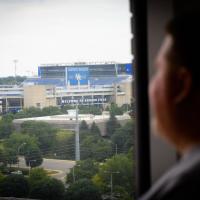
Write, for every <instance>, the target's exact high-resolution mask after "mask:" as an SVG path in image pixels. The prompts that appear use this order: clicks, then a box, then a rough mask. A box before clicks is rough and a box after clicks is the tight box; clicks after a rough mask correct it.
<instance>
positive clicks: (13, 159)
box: [4, 148, 18, 167]
mask: <svg viewBox="0 0 200 200" xmlns="http://www.w3.org/2000/svg"><path fill="white" fill-rule="evenodd" d="M4 156H5V158H6V164H7V165H8V164H9V165H10V167H11V165H12V164H16V163H17V162H18V158H17V152H16V151H15V150H14V149H12V148H5V149H4Z"/></svg>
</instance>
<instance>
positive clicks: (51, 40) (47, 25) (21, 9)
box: [0, 0, 132, 77]
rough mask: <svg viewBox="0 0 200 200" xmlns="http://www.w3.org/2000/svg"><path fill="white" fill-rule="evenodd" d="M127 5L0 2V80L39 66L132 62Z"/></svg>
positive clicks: (115, 0) (110, 0)
mask: <svg viewBox="0 0 200 200" xmlns="http://www.w3.org/2000/svg"><path fill="white" fill-rule="evenodd" d="M128 2H129V1H128V0H0V77H3V76H14V75H15V67H14V66H15V64H14V60H17V63H16V74H17V75H28V76H32V75H35V74H37V68H38V66H39V65H41V64H49V63H69V62H84V61H85V62H92V61H98V62H103V61H115V62H122V63H124V62H131V59H132V55H131V43H130V41H131V37H132V36H131V27H130V17H131V13H130V12H129V3H128Z"/></svg>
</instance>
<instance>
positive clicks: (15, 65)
mask: <svg viewBox="0 0 200 200" xmlns="http://www.w3.org/2000/svg"><path fill="white" fill-rule="evenodd" d="M13 62H14V67H15V78H16V76H17V62H18V60H17V59H14V60H13Z"/></svg>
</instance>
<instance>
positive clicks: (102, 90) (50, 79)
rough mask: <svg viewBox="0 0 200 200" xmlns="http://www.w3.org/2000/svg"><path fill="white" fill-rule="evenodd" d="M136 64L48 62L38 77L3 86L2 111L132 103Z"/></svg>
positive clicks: (1, 92)
mask: <svg viewBox="0 0 200 200" xmlns="http://www.w3.org/2000/svg"><path fill="white" fill-rule="evenodd" d="M132 80H133V68H132V65H131V64H130V63H125V64H122V63H114V62H104V63H91V62H90V63H83V62H81V63H80V62H79V63H70V64H65V63H63V64H45V65H41V66H39V67H38V77H34V78H27V79H26V80H25V81H24V82H23V83H22V85H21V86H1V87H0V111H2V112H8V111H14V112H15V111H18V110H20V109H22V108H29V107H32V106H33V107H38V108H43V107H48V106H60V107H61V106H64V105H75V104H81V105H103V106H106V105H107V104H109V103H110V102H115V103H117V104H118V105H123V104H127V103H128V104H129V103H130V100H131V97H132V90H131V88H132V87H131V86H132Z"/></svg>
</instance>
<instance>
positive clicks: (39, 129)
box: [21, 121, 57, 150]
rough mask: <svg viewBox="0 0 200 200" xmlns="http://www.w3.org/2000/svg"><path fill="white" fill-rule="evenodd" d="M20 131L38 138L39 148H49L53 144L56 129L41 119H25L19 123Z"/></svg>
mask: <svg viewBox="0 0 200 200" xmlns="http://www.w3.org/2000/svg"><path fill="white" fill-rule="evenodd" d="M21 132H22V133H23V134H28V135H30V136H35V137H36V138H37V139H38V144H39V147H40V149H41V150H43V149H51V148H52V146H53V145H54V142H55V138H56V132H57V129H56V128H54V127H53V126H51V125H50V124H48V123H46V122H42V121H39V122H37V121H25V122H23V123H22V124H21Z"/></svg>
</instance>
